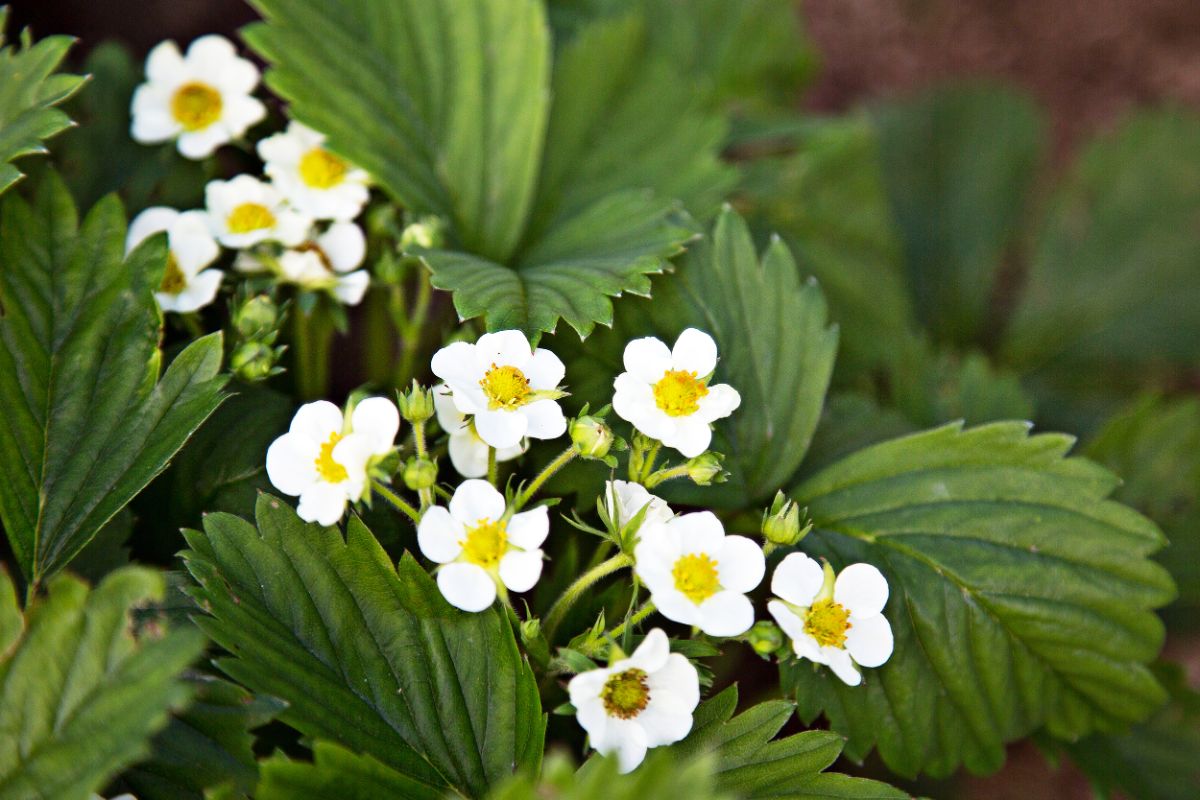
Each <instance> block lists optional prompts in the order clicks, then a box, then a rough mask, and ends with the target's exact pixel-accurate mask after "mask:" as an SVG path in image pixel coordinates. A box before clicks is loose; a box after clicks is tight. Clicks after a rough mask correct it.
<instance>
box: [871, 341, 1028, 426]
mask: <svg viewBox="0 0 1200 800" xmlns="http://www.w3.org/2000/svg"><path fill="white" fill-rule="evenodd" d="M888 378H889V380H888V384H889V386H890V388H891V392H892V395H893V396H894V399H895V403H896V406H897V407H898V408H899V409H900V410H901V411H903V412H904V415H905V416H906V417H908V418H909V420H911V421H912V422H913V424H914V425H916V426H917V427H922V428H928V427H932V426H934V425H940V424H942V423H944V422H953V421H955V420H963V421H965V422H966V423H967V424H968V425H978V424H980V423H983V422H994V421H996V420H1002V419H1032V418H1033V400H1032V399H1030V397H1029V396H1028V395H1027V394H1026V393H1025V391H1024V390H1023V389H1022V388H1021V382H1020V380H1018V378H1017V376H1016V375H1015V374H1014V373H1012V372H1010V371H1009V370H1006V369H1003V368H1001V367H996V366H993V365H992V363H991V362H990V361H988V358H987V356H985V355H983V354H982V353H968V354H967V355H964V356H959V355H956V354H954V353H950V352H947V351H942V352H937V353H935V352H933V351H932V350H931V349H930V348H929V347H928V346H927V345H924V344H922V345H918V346H915V347H912V348H907V349H906V350H905V351H904V352H903V353H900V352H897V354H896V359H895V361H894V362H893V363H892V364H891V365H890V368H889V370H888Z"/></svg>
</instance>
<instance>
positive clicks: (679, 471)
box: [646, 464, 688, 489]
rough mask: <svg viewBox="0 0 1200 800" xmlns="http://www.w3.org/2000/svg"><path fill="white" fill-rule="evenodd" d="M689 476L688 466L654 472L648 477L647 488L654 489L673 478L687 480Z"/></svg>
mask: <svg viewBox="0 0 1200 800" xmlns="http://www.w3.org/2000/svg"><path fill="white" fill-rule="evenodd" d="M687 474H688V468H687V464H680V465H679V466H677V467H671V468H670V469H660V470H659V471H658V472H654V473H652V474H650V475H649V476H647V478H646V488H647V489H653V488H654V487H655V486H658V485H659V484H660V483H665V482H666V481H669V480H671V479H673V478H686V477H687Z"/></svg>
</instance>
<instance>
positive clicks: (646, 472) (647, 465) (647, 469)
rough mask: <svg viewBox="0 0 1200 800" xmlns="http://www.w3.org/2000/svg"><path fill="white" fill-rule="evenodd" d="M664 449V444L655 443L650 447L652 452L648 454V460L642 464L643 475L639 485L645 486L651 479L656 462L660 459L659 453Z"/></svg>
mask: <svg viewBox="0 0 1200 800" xmlns="http://www.w3.org/2000/svg"><path fill="white" fill-rule="evenodd" d="M661 449H662V442H659V441H655V442H654V444H653V445H651V446H650V451H649V452H648V453H647V454H646V459H645V461H644V463H643V464H642V474H641V475H640V476H639V478H638V483H641V484H645V483H646V481H648V480H649V479H650V473H651V471H652V470H653V469H654V462H655V461H656V460H657V459H658V451H659V450H661Z"/></svg>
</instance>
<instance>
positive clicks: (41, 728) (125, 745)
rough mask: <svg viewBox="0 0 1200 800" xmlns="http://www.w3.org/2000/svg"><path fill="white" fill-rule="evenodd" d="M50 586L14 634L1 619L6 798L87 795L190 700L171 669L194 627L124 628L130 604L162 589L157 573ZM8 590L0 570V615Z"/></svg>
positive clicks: (186, 654) (193, 646) (181, 661)
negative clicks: (151, 631) (153, 634)
mask: <svg viewBox="0 0 1200 800" xmlns="http://www.w3.org/2000/svg"><path fill="white" fill-rule="evenodd" d="M48 588H49V592H48V594H47V595H46V596H45V597H37V598H35V599H34V600H33V602H32V603H31V605H30V606H29V608H27V609H26V612H25V620H24V628H25V630H24V635H23V636H20V638H19V640H18V639H16V638H15V637H14V636H13V632H12V630H11V629H10V625H9V624H8V623H5V622H0V636H2V637H3V638H4V639H6V640H8V644H7V646H6V647H4V648H3V649H0V730H3V731H4V732H5V733H4V736H0V798H3V800H26V798H30V797H47V798H49V797H53V798H55V800H85V798H87V797H88V796H89V794H90V793H91V792H94V791H96V790H98V789H101V788H103V786H104V785H105V784H106V783H107V781H108V780H109V779H110V778H111V777H112V776H113V775H114V774H115V773H117V772H119V771H120V769H121V768H122V767H124V766H125V765H126V764H128V763H129V762H131V761H133V760H135V759H136V758H137V757H139V756H140V755H142V754H143V753H145V752H146V749H147V741H148V740H149V738H150V735H151V734H152V733H153V732H154V731H156V730H158V729H159V728H161V727H162V726H163V725H165V724H166V722H167V711H168V709H170V708H173V707H178V706H181V705H182V704H184V703H185V702H186V701H187V699H188V697H189V696H190V695H191V690H190V689H189V688H188V686H187V685H186V684H184V683H183V682H181V681H179V680H178V676H179V674H180V672H181V671H182V670H183V669H184V668H185V667H187V665H188V664H189V663H190V662H191V661H192V660H193V659H194V658H196V657H197V656H198V655H199V654H200V652H201V650H202V649H203V641H204V640H203V637H202V636H200V634H199V632H198V631H196V630H194V629H191V628H187V629H183V630H179V631H173V632H170V633H167V634H166V635H165V636H161V638H150V637H149V636H147V635H143V636H142V637H141V638H140V639H137V640H135V639H134V637H133V636H132V635H131V634H130V619H129V612H130V608H131V607H133V606H137V605H140V604H142V603H144V602H145V601H146V600H148V599H153V598H156V597H160V596H161V595H162V592H163V581H162V577H161V575H159V574H157V573H154V572H151V571H149V570H146V569H141V568H137V567H127V568H125V569H122V570H119V571H117V572H114V573H113V574H111V575H110V576H109V577H107V578H106V579H105V580H104V581H103V582H102V583H101V584H100V585H99V586H97V587H96V589H95V590H92V591H89V590H88V587H87V585H86V584H84V583H83V582H81V581H79V580H78V579H76V578H73V577H66V576H60V577H58V578H55V579H53V580H52V581H50V583H49V587H48ZM12 589H13V587H12V582H11V581H10V580H9V578H8V575H7V573H4V572H2V571H0V606H2V607H3V608H2V610H0V620H11V619H12V618H13V615H14V612H15V608H16V603H15V598H14V597H13V593H12ZM18 618H19V616H18ZM18 630H19V629H18Z"/></svg>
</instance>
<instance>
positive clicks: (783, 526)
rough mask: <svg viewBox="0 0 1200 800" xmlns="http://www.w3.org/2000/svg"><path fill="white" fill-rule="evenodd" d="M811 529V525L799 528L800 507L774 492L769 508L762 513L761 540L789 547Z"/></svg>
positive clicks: (780, 493)
mask: <svg viewBox="0 0 1200 800" xmlns="http://www.w3.org/2000/svg"><path fill="white" fill-rule="evenodd" d="M811 529H812V525H811V524H809V525H806V526H804V527H803V528H801V526H800V507H799V506H797V505H796V504H795V503H794V502H793V501H791V500H789V499H788V497H787V496H786V495H785V494H784V493H783V492H776V493H775V499H774V501H772V503H771V507H770V508H769V509H767V510H766V511H764V512H763V521H762V535H763V538H764V539H766V540H767V541H768V542H771V543H772V544H775V545H779V546H782V547H790V546H792V545H794V544H796V543H797V542H799V541H800V540H801V539H803V538H804V536H805V534H807V533H808V532H809V530H811Z"/></svg>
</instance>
